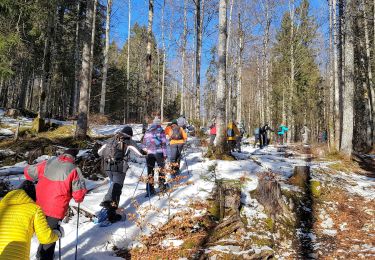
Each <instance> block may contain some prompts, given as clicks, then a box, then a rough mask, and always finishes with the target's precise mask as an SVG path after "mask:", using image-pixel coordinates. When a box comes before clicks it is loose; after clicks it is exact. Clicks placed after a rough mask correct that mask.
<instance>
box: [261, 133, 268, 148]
mask: <svg viewBox="0 0 375 260" xmlns="http://www.w3.org/2000/svg"><path fill="white" fill-rule="evenodd" d="M262 137H263V146H267V145H268V135H267V132H265V133H264V134H263V135H262Z"/></svg>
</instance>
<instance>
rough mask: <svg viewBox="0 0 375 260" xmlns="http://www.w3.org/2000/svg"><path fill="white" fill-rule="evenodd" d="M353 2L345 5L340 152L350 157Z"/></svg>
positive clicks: (352, 106) (351, 142)
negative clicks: (343, 83)
mask: <svg viewBox="0 0 375 260" xmlns="http://www.w3.org/2000/svg"><path fill="white" fill-rule="evenodd" d="M354 2H355V1H353V0H347V1H346V5H345V15H344V19H345V26H344V30H345V31H344V33H345V52H344V60H345V63H344V64H345V65H344V82H345V85H344V91H343V95H342V96H343V100H342V102H343V111H342V113H343V114H344V115H345V116H343V121H342V139H341V151H342V152H344V153H345V154H346V155H349V156H350V155H351V154H352V151H353V127H354V30H353V27H354V14H355V12H354V6H353V4H354Z"/></svg>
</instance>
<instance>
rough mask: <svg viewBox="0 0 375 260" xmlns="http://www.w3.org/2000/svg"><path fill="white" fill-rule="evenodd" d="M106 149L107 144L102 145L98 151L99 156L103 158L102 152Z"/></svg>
mask: <svg viewBox="0 0 375 260" xmlns="http://www.w3.org/2000/svg"><path fill="white" fill-rule="evenodd" d="M106 147H107V144H103V145H102V147H100V148H99V150H98V155H99V156H103V152H104V150H105V148H106Z"/></svg>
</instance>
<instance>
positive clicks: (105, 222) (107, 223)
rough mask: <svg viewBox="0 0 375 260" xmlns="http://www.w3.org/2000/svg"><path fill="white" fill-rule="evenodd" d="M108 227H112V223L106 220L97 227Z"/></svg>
mask: <svg viewBox="0 0 375 260" xmlns="http://www.w3.org/2000/svg"><path fill="white" fill-rule="evenodd" d="M110 225H112V222H111V221H109V220H108V219H107V220H104V221H102V222H100V223H99V227H109V226H110Z"/></svg>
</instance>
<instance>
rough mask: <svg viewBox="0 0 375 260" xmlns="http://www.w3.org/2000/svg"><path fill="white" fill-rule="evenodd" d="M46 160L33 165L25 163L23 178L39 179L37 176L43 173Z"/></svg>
mask: <svg viewBox="0 0 375 260" xmlns="http://www.w3.org/2000/svg"><path fill="white" fill-rule="evenodd" d="M46 164H47V161H43V162H40V163H37V164H33V165H27V166H26V167H25V169H24V170H23V173H24V175H25V179H26V180H29V181H37V180H39V176H40V175H41V174H43V173H44V169H45V168H46Z"/></svg>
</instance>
